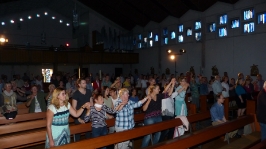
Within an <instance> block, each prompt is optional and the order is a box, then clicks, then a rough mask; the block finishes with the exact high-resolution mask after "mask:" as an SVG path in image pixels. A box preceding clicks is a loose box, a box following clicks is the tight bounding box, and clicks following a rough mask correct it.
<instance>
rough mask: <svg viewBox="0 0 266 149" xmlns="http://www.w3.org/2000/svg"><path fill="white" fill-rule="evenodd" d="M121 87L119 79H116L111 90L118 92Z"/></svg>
mask: <svg viewBox="0 0 266 149" xmlns="http://www.w3.org/2000/svg"><path fill="white" fill-rule="evenodd" d="M121 87H122V82H121V80H120V77H117V78H116V80H115V81H114V83H113V84H112V85H111V88H116V89H117V90H120V88H121Z"/></svg>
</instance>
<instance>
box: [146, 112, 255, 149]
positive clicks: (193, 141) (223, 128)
mask: <svg viewBox="0 0 266 149" xmlns="http://www.w3.org/2000/svg"><path fill="white" fill-rule="evenodd" d="M254 121H255V120H254V115H247V116H243V117H240V118H238V119H236V120H233V121H230V122H227V123H224V124H221V125H217V126H213V127H208V128H205V129H203V130H200V131H197V132H195V133H192V134H189V135H185V136H184V137H180V138H175V139H173V140H170V141H166V142H162V143H159V144H156V145H154V146H151V147H150V148H153V149H164V148H175V147H177V146H178V148H180V149H183V148H184V149H185V148H190V147H193V146H196V145H199V144H201V143H203V142H206V141H208V140H211V139H213V138H216V137H219V136H221V135H223V134H225V133H226V132H231V131H233V130H236V129H238V128H240V127H243V126H245V125H247V124H250V123H253V122H254ZM229 145H230V144H229Z"/></svg>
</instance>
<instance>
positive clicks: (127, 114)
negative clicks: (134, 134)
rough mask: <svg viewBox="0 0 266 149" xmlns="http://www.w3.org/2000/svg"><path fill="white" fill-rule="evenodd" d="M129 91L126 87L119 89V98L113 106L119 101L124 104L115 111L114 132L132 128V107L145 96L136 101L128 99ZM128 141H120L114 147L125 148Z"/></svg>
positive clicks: (139, 102) (135, 106) (136, 106)
mask: <svg viewBox="0 0 266 149" xmlns="http://www.w3.org/2000/svg"><path fill="white" fill-rule="evenodd" d="M128 96H129V91H128V90H127V89H126V88H122V89H120V91H119V100H118V101H117V103H116V105H115V108H116V107H118V106H119V105H120V104H121V103H123V104H124V106H123V108H122V109H121V110H119V111H117V113H116V119H115V130H116V132H120V131H125V130H130V129H132V128H134V126H135V121H134V108H138V107H140V106H141V105H142V104H143V103H144V102H145V101H146V100H147V98H144V99H142V100H140V101H138V102H133V101H130V100H128ZM128 146H129V141H125V142H121V143H118V144H116V145H115V149H127V148H128Z"/></svg>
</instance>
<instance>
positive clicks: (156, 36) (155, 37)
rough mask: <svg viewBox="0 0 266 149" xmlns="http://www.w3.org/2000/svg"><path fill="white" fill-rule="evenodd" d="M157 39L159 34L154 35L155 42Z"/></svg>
mask: <svg viewBox="0 0 266 149" xmlns="http://www.w3.org/2000/svg"><path fill="white" fill-rule="evenodd" d="M158 40H159V36H158V35H157V34H156V35H155V36H154V41H155V42H156V41H158Z"/></svg>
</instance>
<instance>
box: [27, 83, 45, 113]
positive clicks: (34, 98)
mask: <svg viewBox="0 0 266 149" xmlns="http://www.w3.org/2000/svg"><path fill="white" fill-rule="evenodd" d="M44 97H45V96H44V93H43V92H38V87H37V86H36V85H33V86H32V87H31V95H29V96H28V97H27V101H26V106H27V107H29V113H38V112H46V110H47V106H46V103H45V98H44Z"/></svg>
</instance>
